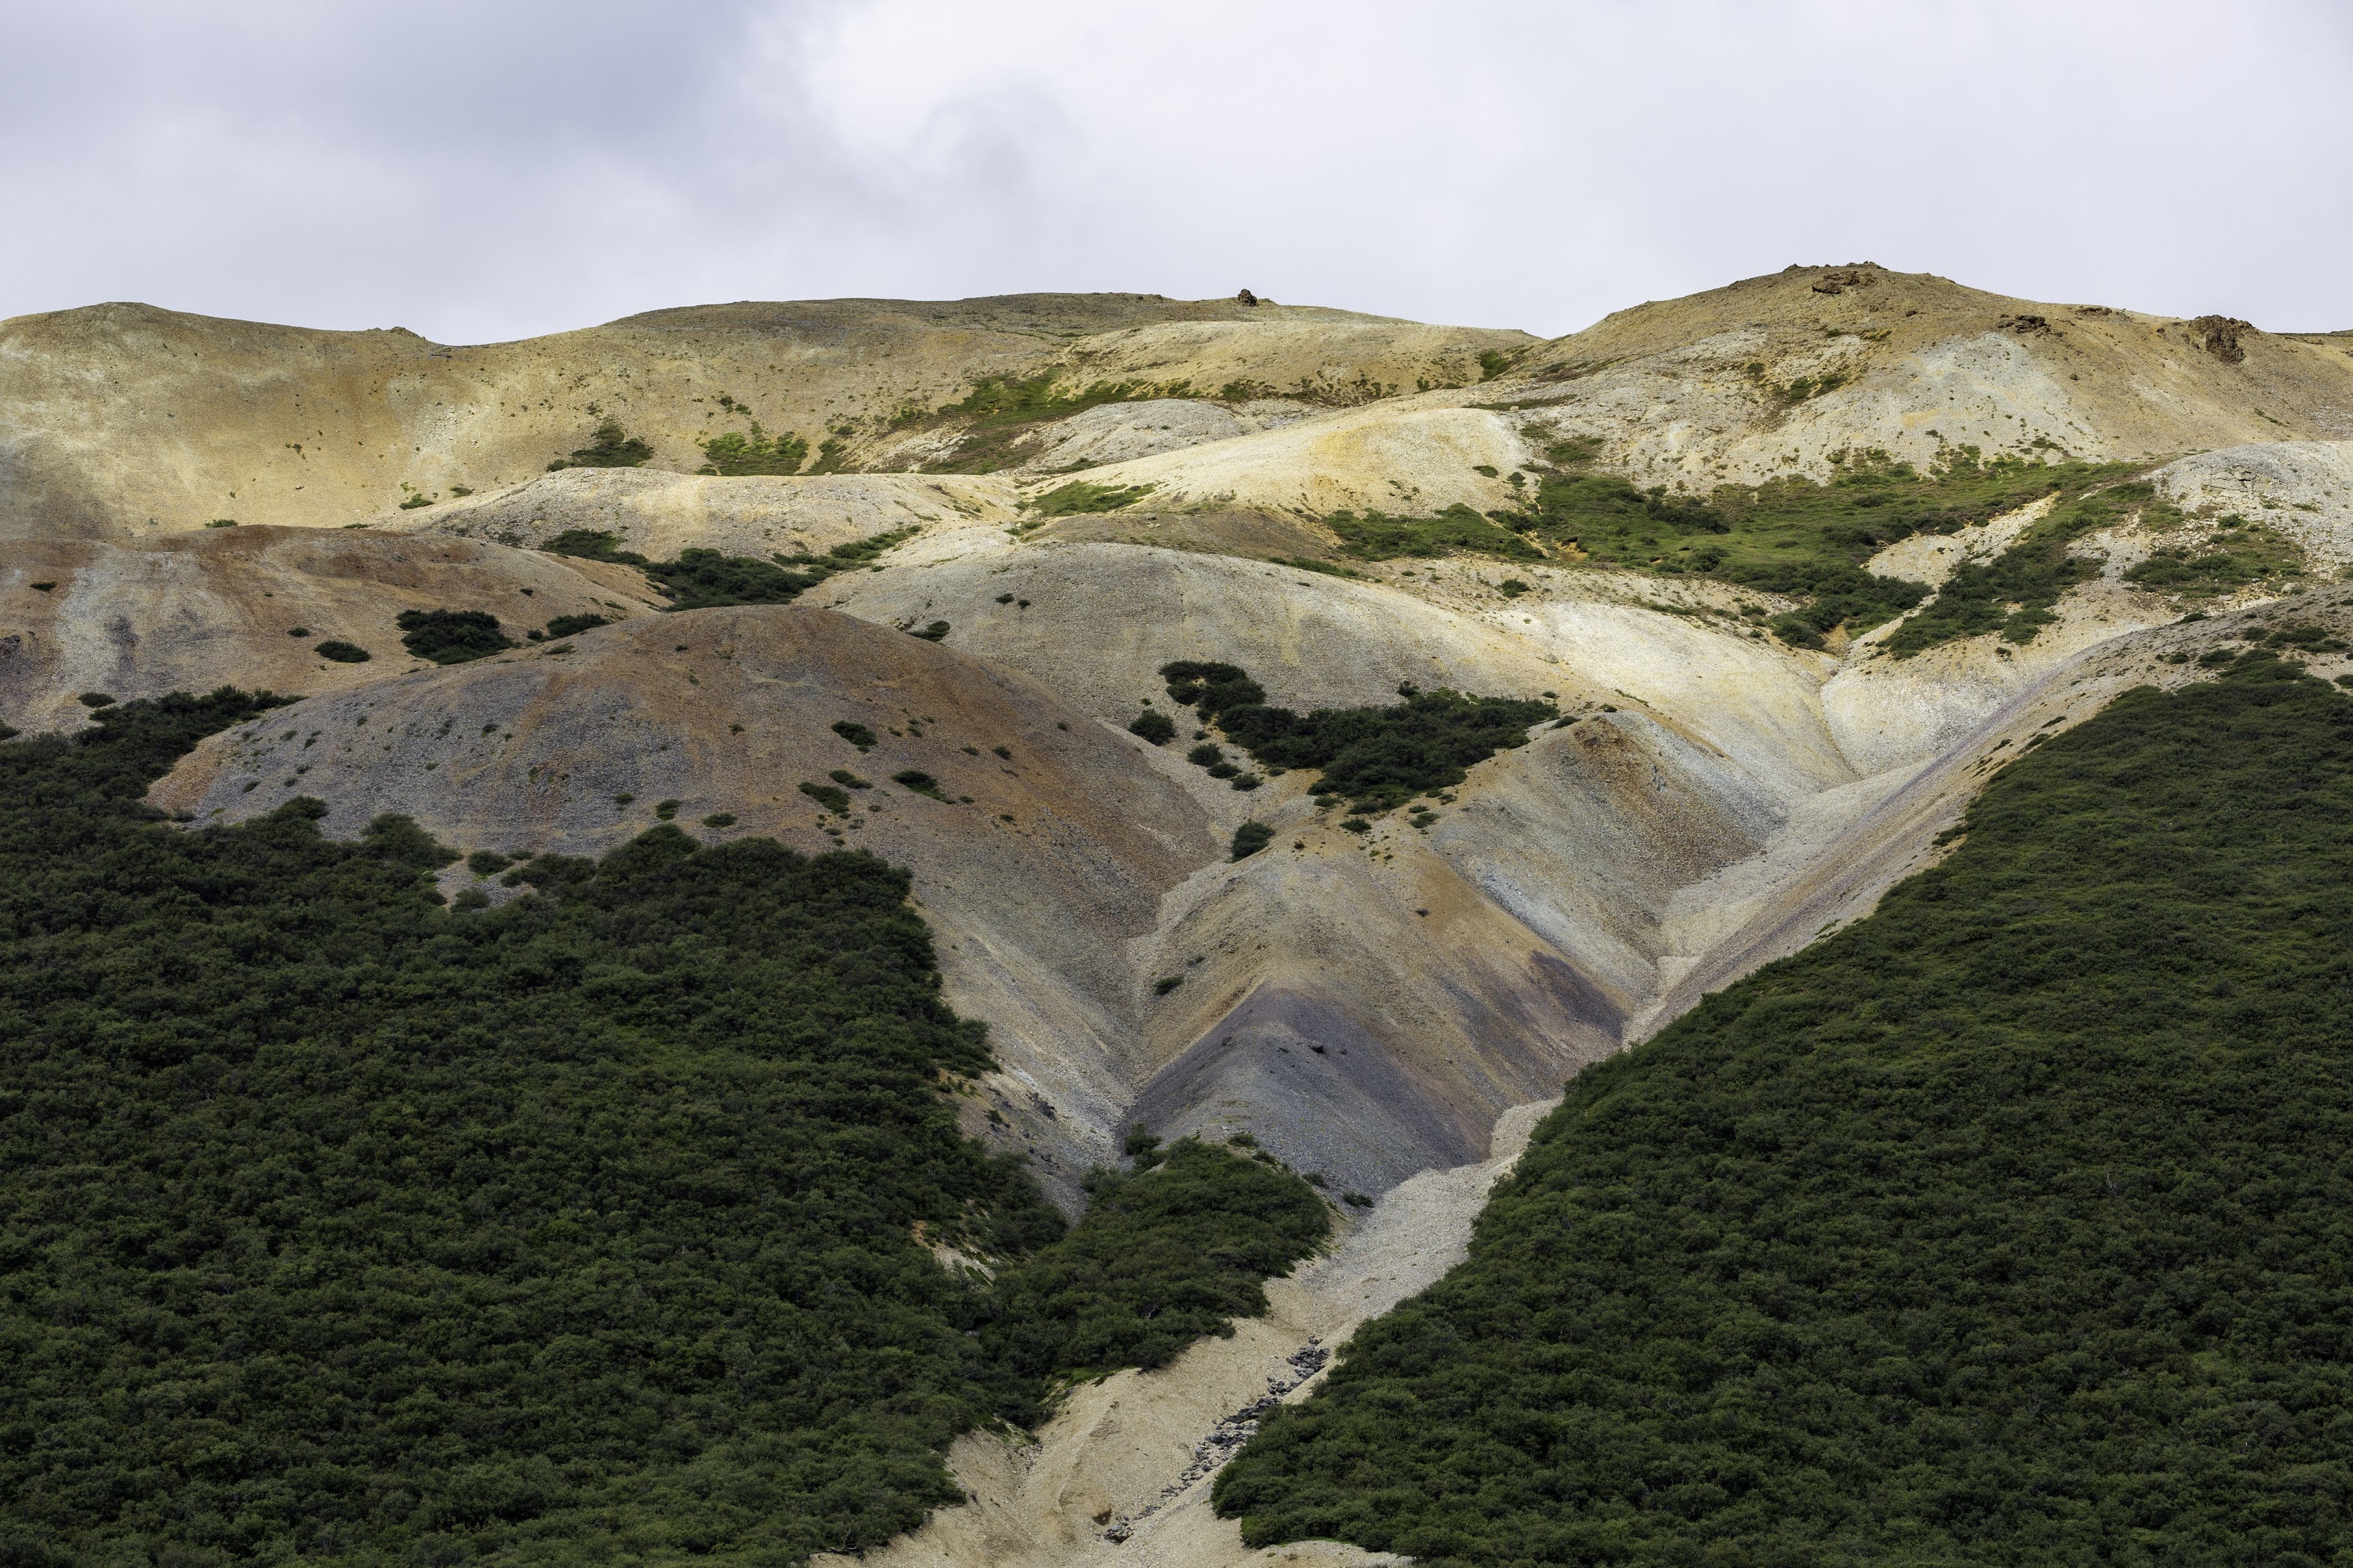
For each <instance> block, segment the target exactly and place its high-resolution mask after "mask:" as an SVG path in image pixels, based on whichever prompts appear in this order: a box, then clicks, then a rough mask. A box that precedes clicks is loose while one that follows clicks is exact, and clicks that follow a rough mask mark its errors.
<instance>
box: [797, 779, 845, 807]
mask: <svg viewBox="0 0 2353 1568" xmlns="http://www.w3.org/2000/svg"><path fill="white" fill-rule="evenodd" d="M800 789H801V793H802V794H803V795H807V796H808V797H809V798H810V799H811V800H813V801H815V802H817V803H818V805H821V806H823V807H825V808H826V810H828V811H829V812H831V813H833V815H834V816H849V792H848V791H846V790H841V789H837V788H835V787H834V786H833V785H831V784H810V783H808V782H807V781H806V780H805V781H803V783H802V784H801V786H800Z"/></svg>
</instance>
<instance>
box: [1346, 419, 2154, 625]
mask: <svg viewBox="0 0 2353 1568" xmlns="http://www.w3.org/2000/svg"><path fill="white" fill-rule="evenodd" d="M1547 458H1548V468H1549V470H1550V471H1548V472H1545V473H1543V474H1542V475H1541V477H1540V478H1539V479H1538V480H1537V482H1536V485H1535V493H1534V494H1533V495H1532V496H1530V497H1529V499H1528V500H1527V502H1526V503H1525V505H1522V506H1520V507H1517V508H1515V509H1507V510H1496V511H1492V512H1489V513H1487V514H1485V515H1484V516H1482V515H1481V514H1479V513H1477V512H1475V511H1473V510H1472V509H1471V508H1469V507H1467V506H1461V505H1457V506H1453V507H1450V508H1448V509H1447V510H1445V511H1443V512H1440V513H1439V514H1438V515H1436V516H1434V517H1427V518H1402V519H1400V518H1388V517H1381V516H1378V515H1377V514H1368V515H1367V516H1366V517H1365V518H1361V519H1360V518H1357V517H1356V516H1355V515H1354V514H1352V513H1347V512H1342V513H1338V514H1336V515H1335V516H1334V517H1332V518H1329V519H1327V520H1326V521H1327V522H1328V523H1329V525H1330V526H1331V527H1332V528H1333V530H1334V531H1335V532H1338V533H1339V534H1340V536H1341V540H1342V544H1343V548H1344V549H1345V550H1346V551H1347V552H1348V553H1350V554H1352V555H1356V556H1358V557H1359V558H1361V559H1365V560H1375V561H1377V560H1387V559H1389V558H1391V557H1394V556H1399V555H1440V554H1444V553H1447V552H1450V551H1457V550H1461V551H1472V552H1480V553H1483V554H1489V555H1495V556H1499V557H1501V558H1503V559H1504V560H1509V561H1525V560H1535V559H1540V558H1542V557H1543V556H1544V555H1545V554H1546V549H1554V550H1562V549H1572V548H1573V549H1574V550H1576V551H1577V552H1579V554H1580V555H1581V557H1582V558H1583V559H1585V560H1588V561H1590V562H1593V563H1598V564H1602V565H1609V566H1618V567H1622V568H1626V569H1629V570H1631V571H1638V572H1648V573H1651V574H1656V575H1659V576H1663V577H1678V576H1696V577H1713V578H1716V579H1718V580H1720V581H1723V582H1728V583H1736V584H1741V585H1742V586H1745V587H1751V588H1757V589H1760V590H1763V591H1765V592H1767V593H1772V594H1779V595H1788V596H1790V597H1793V598H1798V599H1801V600H1803V601H1805V604H1804V606H1803V607H1802V608H1800V609H1798V610H1796V611H1793V612H1789V613H1787V614H1784V615H1780V616H1774V617H1773V618H1772V619H1771V621H1770V623H1769V624H1770V626H1771V627H1772V629H1773V631H1774V632H1775V634H1776V635H1777V636H1778V637H1781V639H1782V640H1783V641H1785V642H1788V643H1790V644H1792V645H1794V646H1797V647H1820V646H1822V643H1823V641H1824V639H1825V637H1826V636H1827V634H1829V633H1830V632H1831V631H1834V630H1837V629H1838V628H1840V627H1844V628H1845V629H1846V630H1847V631H1848V632H1850V633H1859V632H1863V631H1867V630H1869V629H1870V628H1871V627H1873V626H1880V625H1882V624H1883V623H1885V622H1887V621H1890V620H1893V619H1894V617H1895V616H1900V615H1902V614H1903V613H1904V612H1905V611H1906V610H1908V609H1910V608H1912V607H1913V606H1914V605H1918V604H1919V603H1920V602H1921V601H1922V600H1924V599H1926V597H1927V596H1928V587H1927V584H1924V583H1915V582H1909V581H1905V580H1901V579H1896V578H1888V577H1880V576H1876V575H1874V574H1871V573H1869V572H1865V571H1864V570H1862V563H1863V562H1865V561H1867V560H1869V559H1870V558H1871V557H1872V556H1873V554H1875V553H1877V552H1879V551H1881V550H1883V549H1884V548H1886V547H1887V546H1888V545H1890V544H1893V543H1894V542H1896V541H1898V540H1901V539H1907V538H1910V537H1911V536H1912V535H1913V534H1915V533H1951V532H1954V531H1957V530H1959V529H1961V528H1965V527H1968V526H1969V525H1971V524H1974V523H1983V522H1988V521H1991V520H1992V519H1994V518H1996V517H1999V516H2001V515H2002V514H2003V513H2005V512H2010V511H2014V510H2017V509H2018V508H2020V507H2022V506H2025V505H2027V504H2029V503H2030V502H2032V501H2035V500H2040V499H2042V497H2044V496H2047V495H2052V494H2057V495H2059V496H2061V497H2062V498H2063V500H2077V499H2080V498H2082V497H2083V496H2084V495H2085V494H2086V493H2087V492H2089V491H2092V490H2094V489H2096V488H2097V487H2100V486H2103V485H2111V484H2114V483H2115V482H2116V480H2118V479H2121V478H2123V477H2124V476H2125V475H2126V474H2128V473H2129V472H2130V471H2131V469H2130V468H2129V467H2128V466H2126V465H2122V464H2113V463H2110V464H2098V463H2074V462H2066V463H2050V464H2044V463H2036V462H2029V461H2026V460H2024V459H2021V458H1990V459H1988V458H1982V457H1981V456H1980V455H1979V453H1978V449H1977V448H1975V447H1957V448H1956V449H1955V450H1954V451H1953V453H1952V454H1951V456H1950V458H1949V460H1948V461H1947V462H1945V463H1943V464H1940V465H1938V466H1937V467H1936V468H1933V469H1931V470H1930V471H1929V472H1927V473H1925V474H1924V473H1921V472H1920V471H1918V470H1917V469H1915V468H1913V467H1912V466H1911V465H1910V464H1908V463H1900V462H1896V461H1894V460H1893V459H1891V458H1888V456H1887V455H1886V454H1885V453H1883V452H1875V451H1874V452H1862V453H1852V454H1841V455H1840V456H1838V457H1836V458H1833V459H1832V462H1831V477H1830V478H1829V479H1827V480H1826V481H1823V482H1820V483H1817V482H1815V481H1813V480H1811V479H1773V480H1769V481H1767V483H1765V484H1761V485H1719V486H1717V487H1716V488H1715V489H1713V490H1711V491H1709V492H1708V493H1707V494H1705V495H1704V496H1703V495H1694V494H1687V493H1682V492H1675V491H1671V490H1669V489H1666V488H1665V487H1664V486H1652V487H1651V488H1650V489H1638V488H1637V487H1636V486H1634V485H1633V484H1631V483H1630V482H1629V481H1627V480H1625V479H1618V478H1615V477H1613V476H1610V475H1606V474H1595V473H1590V472H1587V471H1585V470H1586V468H1587V467H1588V465H1589V464H1590V463H1591V462H1592V460H1593V458H1594V453H1593V450H1592V448H1591V447H1590V446H1589V445H1588V444H1585V443H1580V442H1574V441H1570V442H1563V443H1561V444H1559V445H1557V446H1556V447H1553V448H1552V449H1551V451H1550V452H1549V453H1548V454H1547ZM1539 546H1543V547H1546V548H1539Z"/></svg>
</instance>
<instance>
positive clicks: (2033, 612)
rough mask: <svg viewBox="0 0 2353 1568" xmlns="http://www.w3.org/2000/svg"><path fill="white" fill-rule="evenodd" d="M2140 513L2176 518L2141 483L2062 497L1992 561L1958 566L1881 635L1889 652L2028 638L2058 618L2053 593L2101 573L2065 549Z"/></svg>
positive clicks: (1906, 653)
mask: <svg viewBox="0 0 2353 1568" xmlns="http://www.w3.org/2000/svg"><path fill="white" fill-rule="evenodd" d="M2145 512H2154V513H2156V514H2158V520H2159V521H2169V518H2178V517H2179V515H2180V514H2179V512H2178V511H2175V510H2173V509H2172V508H2171V507H2170V506H2169V505H2168V503H2166V502H2164V501H2160V500H2158V499H2157V491H2156V487H2155V486H2153V485H2150V484H2148V483H2146V482H2138V483H2132V484H2112V485H2107V486H2105V487H2103V488H2101V489H2094V490H2092V491H2090V492H2089V493H2087V494H2084V495H2078V496H2074V497H2072V498H2070V499H2068V500H2064V501H2063V502H2062V503H2061V504H2060V505H2058V506H2055V507H2053V508H2052V510H2051V511H2050V512H2049V513H2048V514H2047V515H2046V516H2044V517H2043V518H2042V520H2041V521H2037V522H2035V523H2034V524H2033V525H2032V526H2031V527H2030V528H2028V529H2027V530H2026V531H2024V532H2023V533H2021V534H2020V535H2019V536H2018V538H2017V539H2016V540H2015V541H2014V542H2012V543H2011V544H2010V548H2009V549H2007V550H2005V551H2003V552H2001V553H2000V555H1998V556H1996V557H1995V558H1994V559H1993V560H1991V561H1987V562H1978V561H1968V562H1964V563H1961V564H1960V565H1959V566H1958V567H1957V568H1956V569H1955V570H1954V572H1953V574H1952V576H1951V577H1949V578H1947V580H1946V583H1945V585H1944V586H1943V587H1942V588H1940V589H1938V590H1937V592H1936V601H1935V602H1934V603H1933V604H1931V605H1928V606H1927V607H1926V609H1924V610H1922V611H1921V612H1920V613H1919V614H1918V615H1916V616H1913V617H1912V618H1911V619H1910V620H1908V621H1906V622H1905V623H1904V625H1902V626H1898V627H1897V628H1896V629H1895V632H1894V635H1893V636H1892V637H1889V638H1888V639H1887V643H1886V647H1887V649H1888V651H1889V652H1890V653H1893V654H1894V655H1895V657H1896V658H1910V657H1912V656H1913V655H1914V654H1916V653H1920V652H1922V651H1923V650H1925V649H1927V648H1931V647H1936V645H1937V644H1939V643H1944V642H1949V641H1952V640H1953V639H1955V638H1957V637H1976V636H1978V635H1980V634H1982V633H1986V632H2000V634H2001V637H2002V640H2003V641H2005V642H2010V643H2021V644H2022V643H2028V642H2031V641H2033V640H2034V636H2035V634H2036V633H2037V632H2038V631H2040V630H2042V627H2044V626H2049V625H2050V624H2051V623H2052V622H2053V621H2055V620H2057V619H2058V618H2059V617H2058V616H2057V615H2056V614H2055V613H2054V610H2053V606H2054V605H2057V604H2058V603H2059V598H2060V595H2063V594H2064V593H2065V592H2066V591H2067V590H2068V589H2069V588H2071V587H2073V586H2074V585H2075V584H2078V583H2084V582H2088V581H2090V580H2091V579H2092V578H2094V577H2096V576H2098V575H2099V574H2100V568H2099V565H2098V563H2096V562H2093V561H2088V560H2085V559H2084V558H2082V557H2080V556H2076V555H2073V554H2071V553H2070V552H2069V547H2070V546H2071V545H2073V542H2075V541H2076V540H2078V539H2080V538H2082V537H2083V536H2084V534H2086V533H2092V532H2095V531H2099V530H2101V529H2104V528H2111V527H2115V526H2116V525H2118V524H2121V523H2125V522H2128V521H2131V520H2132V518H2133V517H2134V516H2135V515H2136V514H2137V513H2145ZM2168 514H2169V517H2168Z"/></svg>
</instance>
